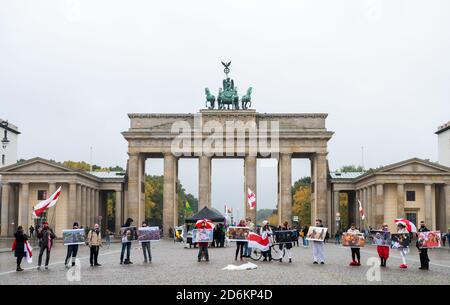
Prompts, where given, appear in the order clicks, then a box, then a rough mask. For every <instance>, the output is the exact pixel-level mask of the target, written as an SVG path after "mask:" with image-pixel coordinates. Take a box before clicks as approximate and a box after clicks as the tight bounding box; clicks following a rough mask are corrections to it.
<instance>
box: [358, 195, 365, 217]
mask: <svg viewBox="0 0 450 305" xmlns="http://www.w3.org/2000/svg"><path fill="white" fill-rule="evenodd" d="M358 203H359V215H360V216H361V219H362V220H364V219H366V214H365V213H364V209H363V207H362V203H361V201H359V199H358Z"/></svg>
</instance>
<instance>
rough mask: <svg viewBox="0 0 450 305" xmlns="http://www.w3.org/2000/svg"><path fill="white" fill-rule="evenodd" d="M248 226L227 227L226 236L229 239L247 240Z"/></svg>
mask: <svg viewBox="0 0 450 305" xmlns="http://www.w3.org/2000/svg"><path fill="white" fill-rule="evenodd" d="M249 233H250V228H248V227H228V231H227V237H228V240H229V241H244V242H247V241H248V240H247V237H248V234H249Z"/></svg>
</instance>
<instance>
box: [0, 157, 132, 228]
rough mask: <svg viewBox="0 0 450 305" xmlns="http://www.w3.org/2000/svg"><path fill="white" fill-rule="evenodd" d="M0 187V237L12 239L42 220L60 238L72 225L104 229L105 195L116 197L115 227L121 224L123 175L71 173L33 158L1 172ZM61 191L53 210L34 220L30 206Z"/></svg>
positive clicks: (51, 163)
mask: <svg viewBox="0 0 450 305" xmlns="http://www.w3.org/2000/svg"><path fill="white" fill-rule="evenodd" d="M0 175H2V185H1V209H0V214H1V229H0V230H1V231H0V236H2V237H6V236H12V235H13V234H14V232H15V230H16V229H17V226H19V225H21V226H23V227H24V228H29V227H30V226H31V225H33V226H34V225H36V224H39V223H41V222H42V221H44V220H47V221H49V222H50V223H51V225H52V227H54V229H55V231H56V234H57V235H58V236H61V234H62V230H64V229H70V228H72V224H73V222H75V221H77V222H79V224H80V226H84V227H92V226H93V225H94V224H95V223H100V224H101V225H102V228H106V227H107V223H106V222H107V220H108V217H107V206H106V195H107V194H108V193H113V194H114V195H115V198H114V199H115V207H114V214H115V215H114V218H115V225H114V227H113V228H111V227H110V229H111V230H114V229H116V230H117V229H118V228H120V225H121V224H122V222H123V219H122V215H123V204H122V203H123V200H122V198H123V185H124V180H125V178H124V175H123V173H116V172H111V173H95V172H83V171H78V170H73V169H71V168H68V167H65V166H63V165H61V164H59V163H55V162H52V161H49V160H45V159H41V158H34V159H30V160H27V161H23V162H19V163H16V164H13V165H10V166H6V167H3V168H1V169H0ZM60 186H61V187H62V192H61V196H60V199H59V200H58V203H57V204H56V205H55V207H52V208H50V209H49V210H48V211H47V212H46V213H45V214H44V215H43V216H42V219H41V218H39V219H34V218H33V216H32V212H33V206H35V205H36V204H37V203H38V202H40V201H42V200H45V199H47V198H48V197H49V196H51V195H52V194H53V193H54V192H55V191H56V190H57V189H58V188H59V187H60Z"/></svg>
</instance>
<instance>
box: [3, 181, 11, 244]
mask: <svg viewBox="0 0 450 305" xmlns="http://www.w3.org/2000/svg"><path fill="white" fill-rule="evenodd" d="M10 189H11V186H10V184H9V183H3V184H2V215H1V221H2V225H1V237H7V236H8V225H9V217H8V213H9V209H8V207H9V192H10Z"/></svg>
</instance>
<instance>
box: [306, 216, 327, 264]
mask: <svg viewBox="0 0 450 305" xmlns="http://www.w3.org/2000/svg"><path fill="white" fill-rule="evenodd" d="M315 226H316V227H320V228H323V224H322V220H321V219H316V225H315ZM305 236H306V235H305ZM312 245H313V258H314V262H313V264H315V265H317V264H318V263H319V262H320V264H321V265H323V264H325V256H324V242H323V241H317V240H313V242H312Z"/></svg>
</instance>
